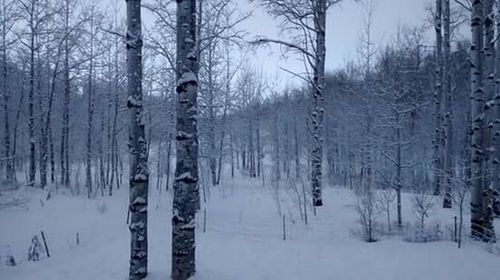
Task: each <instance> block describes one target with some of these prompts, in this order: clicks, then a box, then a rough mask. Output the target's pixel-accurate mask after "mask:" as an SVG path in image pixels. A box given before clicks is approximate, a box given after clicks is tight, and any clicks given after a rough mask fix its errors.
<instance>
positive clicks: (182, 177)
mask: <svg viewBox="0 0 500 280" xmlns="http://www.w3.org/2000/svg"><path fill="white" fill-rule="evenodd" d="M196 46H197V45H196V1H195V0H178V1H177V65H176V68H177V69H176V71H177V87H176V91H177V94H178V97H177V102H178V103H177V110H176V111H177V124H176V128H177V136H176V141H177V144H176V149H177V154H176V168H175V178H174V187H173V188H174V201H173V216H172V279H174V280H177V279H188V278H189V277H191V276H192V275H194V273H195V220H194V218H195V213H196V210H197V208H198V204H199V194H198V131H197V130H198V129H197V127H198V126H197V115H198V109H197V91H198V80H197V72H198V52H197V49H196Z"/></svg>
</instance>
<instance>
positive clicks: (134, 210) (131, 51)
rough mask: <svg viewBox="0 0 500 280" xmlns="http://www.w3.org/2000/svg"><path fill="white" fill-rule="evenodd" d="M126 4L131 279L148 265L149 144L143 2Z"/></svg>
mask: <svg viewBox="0 0 500 280" xmlns="http://www.w3.org/2000/svg"><path fill="white" fill-rule="evenodd" d="M126 3H127V35H126V49H127V81H128V83H127V92H128V99H127V108H128V110H129V114H130V115H129V117H130V120H129V152H130V175H129V186H130V190H129V194H130V204H129V211H130V224H129V229H130V237H131V238H130V270H129V278H130V279H133V280H135V279H143V278H145V277H146V274H147V266H148V234H147V229H148V184H149V172H148V163H147V143H146V135H145V133H146V132H145V117H146V116H145V115H144V108H143V98H142V33H141V32H142V31H141V1H140V0H126Z"/></svg>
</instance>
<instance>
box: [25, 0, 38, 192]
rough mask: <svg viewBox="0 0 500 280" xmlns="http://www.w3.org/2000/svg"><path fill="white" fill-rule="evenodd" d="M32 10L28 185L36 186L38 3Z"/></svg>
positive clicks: (33, 4) (32, 3)
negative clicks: (36, 20)
mask: <svg viewBox="0 0 500 280" xmlns="http://www.w3.org/2000/svg"><path fill="white" fill-rule="evenodd" d="M30 4H31V11H33V12H32V13H30V29H31V33H30V74H29V79H30V83H29V92H28V118H29V120H28V130H29V146H30V158H29V177H28V184H27V185H28V186H31V187H34V186H35V172H36V162H35V152H36V151H35V114H34V109H35V108H34V107H35V104H34V94H35V37H36V34H35V18H34V16H35V15H34V10H35V7H36V3H35V2H34V1H31V3H30Z"/></svg>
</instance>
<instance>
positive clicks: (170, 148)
mask: <svg viewBox="0 0 500 280" xmlns="http://www.w3.org/2000/svg"><path fill="white" fill-rule="evenodd" d="M171 154H172V134H171V133H170V134H169V135H168V145H167V166H166V170H165V172H167V182H166V183H165V190H166V191H168V186H169V184H170V157H171Z"/></svg>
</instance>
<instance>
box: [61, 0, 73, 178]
mask: <svg viewBox="0 0 500 280" xmlns="http://www.w3.org/2000/svg"><path fill="white" fill-rule="evenodd" d="M64 4H65V5H64V30H65V34H66V38H64V103H63V112H62V133H61V184H62V185H63V186H65V187H69V184H70V179H69V178H70V170H69V105H70V91H71V89H70V77H69V56H70V53H69V52H70V50H69V17H70V7H69V5H70V1H69V0H66V1H64Z"/></svg>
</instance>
